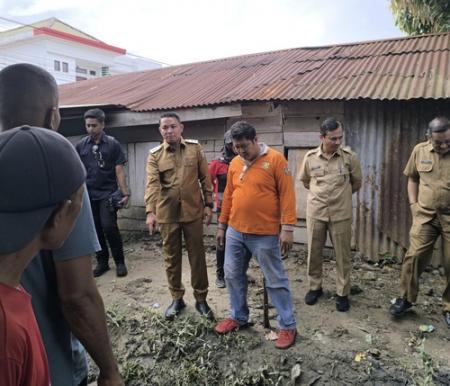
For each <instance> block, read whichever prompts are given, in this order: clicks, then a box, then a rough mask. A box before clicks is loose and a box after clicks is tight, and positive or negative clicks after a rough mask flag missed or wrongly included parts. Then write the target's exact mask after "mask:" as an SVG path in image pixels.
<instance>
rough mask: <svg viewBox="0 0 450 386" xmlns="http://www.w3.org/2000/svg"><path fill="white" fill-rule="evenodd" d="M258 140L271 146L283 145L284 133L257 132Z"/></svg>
mask: <svg viewBox="0 0 450 386" xmlns="http://www.w3.org/2000/svg"><path fill="white" fill-rule="evenodd" d="M256 134H257V137H258V140H259V141H260V142H264V143H266V144H267V145H269V146H276V145H283V133H261V134H258V132H256Z"/></svg>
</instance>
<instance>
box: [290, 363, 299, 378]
mask: <svg viewBox="0 0 450 386" xmlns="http://www.w3.org/2000/svg"><path fill="white" fill-rule="evenodd" d="M300 375H302V369H301V367H300V364H298V363H297V364H296V365H294V366H293V367H292V369H291V380H292V381H293V382H295V381H296V379H298V378H299V377H300Z"/></svg>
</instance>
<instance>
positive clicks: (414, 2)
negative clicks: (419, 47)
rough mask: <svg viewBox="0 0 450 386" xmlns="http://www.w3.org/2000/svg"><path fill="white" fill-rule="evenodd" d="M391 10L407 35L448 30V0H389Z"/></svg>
mask: <svg viewBox="0 0 450 386" xmlns="http://www.w3.org/2000/svg"><path fill="white" fill-rule="evenodd" d="M391 10H392V13H393V14H394V16H395V24H396V25H397V26H398V27H399V28H400V29H401V30H402V31H404V32H406V33H407V34H408V35H422V34H427V33H437V32H447V31H450V1H449V0H391Z"/></svg>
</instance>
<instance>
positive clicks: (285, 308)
mask: <svg viewBox="0 0 450 386" xmlns="http://www.w3.org/2000/svg"><path fill="white" fill-rule="evenodd" d="M231 136H232V139H233V145H234V148H235V150H236V153H237V154H238V157H235V158H234V159H233V161H231V163H230V167H229V169H228V178H227V187H226V189H225V192H224V197H223V202H222V213H221V215H220V218H219V224H218V229H217V235H216V239H217V243H218V247H219V248H220V247H222V246H223V244H224V239H225V230H226V247H225V280H226V283H227V287H228V289H229V294H230V303H231V315H230V318H227V319H225V320H223V321H221V322H220V323H218V324H217V325H216V327H215V331H216V332H217V333H219V334H226V333H228V332H230V331H233V330H236V329H238V328H242V327H244V326H246V325H247V323H248V317H249V309H248V305H247V287H248V282H247V274H246V271H247V269H248V264H249V261H250V258H251V257H252V256H256V258H257V260H258V263H259V265H260V267H261V270H262V272H263V274H264V278H265V281H266V288H267V292H268V294H269V296H270V298H271V300H272V303H273V305H274V306H275V308H276V310H277V311H278V323H279V326H280V331H279V335H278V340H277V342H276V344H275V347H277V348H280V349H286V348H288V347H290V346H292V345H293V344H294V342H295V337H296V334H297V330H296V321H295V316H294V307H293V303H292V296H291V292H290V289H289V281H288V277H287V275H286V272H285V270H284V267H283V263H282V260H281V253H285V252H287V251H288V250H289V249H290V248H291V246H292V242H293V230H294V229H293V228H294V225H295V223H296V221H297V217H296V212H295V191H294V184H293V180H292V177H291V173H290V171H289V168H288V164H287V161H286V159H285V158H284V157H283V155H282V154H280V153H279V152H277V151H275V150H273V149H270V148H269V147H268V146H267V145H266V144H264V143H260V142H258V139H257V137H256V131H255V128H254V127H253V126H252V125H250V124H249V123H247V122H244V121H239V122H236V123H235V124H234V125H233V126H232V127H231ZM280 229H281V231H280Z"/></svg>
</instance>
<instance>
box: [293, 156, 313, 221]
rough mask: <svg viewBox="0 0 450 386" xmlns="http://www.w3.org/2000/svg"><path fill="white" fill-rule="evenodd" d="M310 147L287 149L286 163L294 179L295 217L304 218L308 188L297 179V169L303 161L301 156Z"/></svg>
mask: <svg viewBox="0 0 450 386" xmlns="http://www.w3.org/2000/svg"><path fill="white" fill-rule="evenodd" d="M309 150H310V149H288V163H289V169H291V173H292V178H293V179H294V188H295V198H296V207H297V218H299V219H303V220H304V219H306V198H307V196H308V190H307V189H306V188H305V187H304V186H303V183H302V182H301V181H300V179H299V176H298V175H299V170H300V166H301V164H302V162H303V157H304V156H305V154H306V153H307V152H308V151H309Z"/></svg>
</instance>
